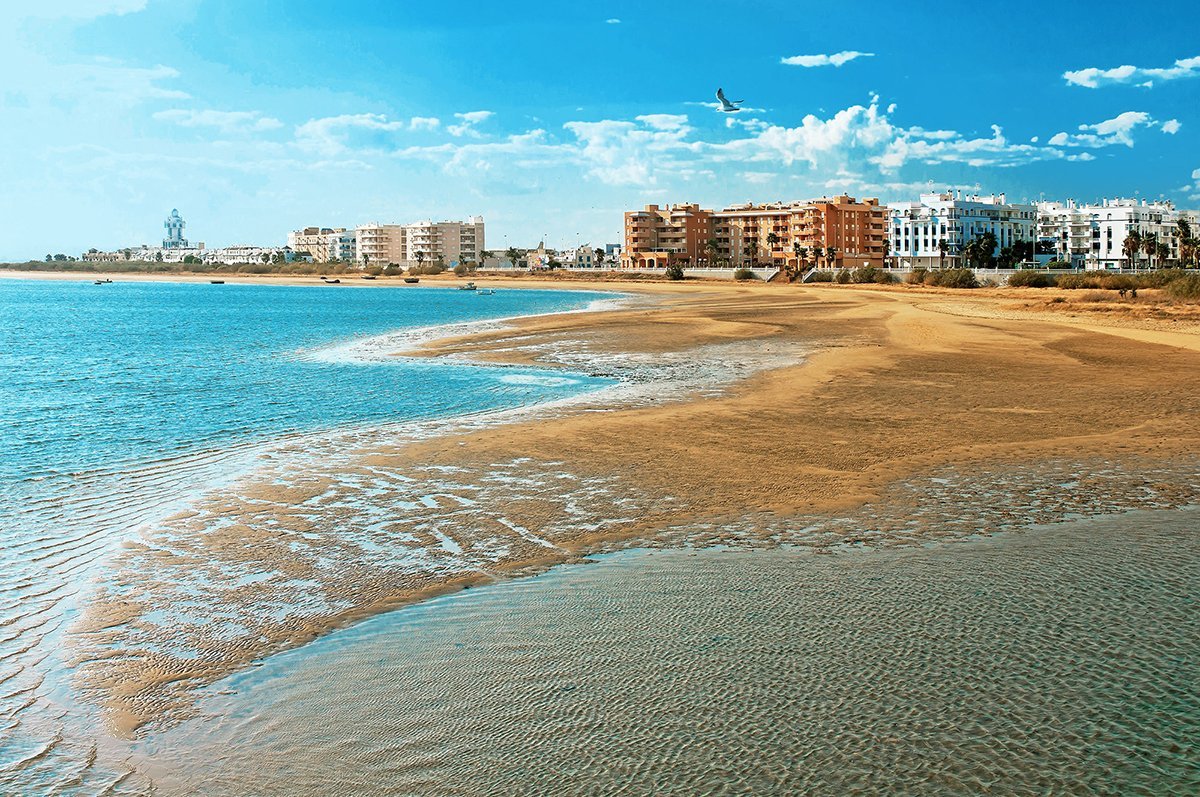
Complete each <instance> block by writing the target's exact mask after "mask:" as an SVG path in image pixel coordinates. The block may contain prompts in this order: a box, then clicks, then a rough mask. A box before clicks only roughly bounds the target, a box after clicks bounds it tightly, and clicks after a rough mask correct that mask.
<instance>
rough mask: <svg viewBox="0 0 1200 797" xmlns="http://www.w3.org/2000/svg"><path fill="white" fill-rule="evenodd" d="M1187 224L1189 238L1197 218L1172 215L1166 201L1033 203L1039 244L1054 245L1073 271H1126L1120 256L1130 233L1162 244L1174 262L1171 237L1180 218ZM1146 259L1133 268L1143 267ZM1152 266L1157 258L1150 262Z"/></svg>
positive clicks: (1174, 212) (1125, 260)
mask: <svg viewBox="0 0 1200 797" xmlns="http://www.w3.org/2000/svg"><path fill="white" fill-rule="evenodd" d="M1181 217H1182V218H1187V219H1188V220H1189V222H1191V223H1192V229H1193V233H1194V232H1195V230H1196V220H1197V218H1200V214H1197V213H1195V212H1189V211H1180V210H1176V209H1175V206H1174V205H1172V204H1171V203H1170V202H1168V201H1165V200H1164V201H1158V202H1147V201H1146V200H1144V199H1143V200H1140V201H1139V200H1136V199H1104V200H1102V201H1101V202H1100V203H1099V204H1091V205H1087V204H1084V205H1079V204H1076V202H1075V201H1074V200H1071V199H1069V200H1067V201H1066V202H1065V203H1064V202H1040V203H1038V238H1039V240H1043V241H1047V242H1050V243H1052V244H1053V246H1054V251H1055V254H1056V257H1057V258H1058V259H1059V260H1070V261H1071V265H1072V266H1074V267H1076V268H1087V269H1119V268H1130V267H1132V266H1134V265H1135V264H1134V263H1130V262H1129V259H1128V258H1127V257H1126V256H1125V252H1124V245H1125V238H1126V236H1128V235H1129V233H1130V231H1132V230H1137V232H1138V234H1139V235H1142V236H1147V235H1154V236H1156V237H1157V239H1158V242H1159V243H1161V244H1165V245H1166V247H1167V249H1168V252H1169V254H1168V255H1167V257H1166V259H1167V260H1168V261H1177V260H1178V259H1179V240H1178V239H1177V237H1176V235H1175V230H1176V223H1177V222H1178V221H1179V219H1180V218H1181ZM1148 260H1149V259H1148V258H1147V257H1146V255H1145V253H1142V254H1140V255H1139V256H1138V264H1142V265H1146V264H1148ZM1155 261H1156V264H1157V258H1155Z"/></svg>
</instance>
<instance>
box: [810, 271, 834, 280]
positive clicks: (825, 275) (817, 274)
mask: <svg viewBox="0 0 1200 797" xmlns="http://www.w3.org/2000/svg"><path fill="white" fill-rule="evenodd" d="M808 281H809V282H833V272H832V271H814V272H813V273H812V276H811V277H809V278H808Z"/></svg>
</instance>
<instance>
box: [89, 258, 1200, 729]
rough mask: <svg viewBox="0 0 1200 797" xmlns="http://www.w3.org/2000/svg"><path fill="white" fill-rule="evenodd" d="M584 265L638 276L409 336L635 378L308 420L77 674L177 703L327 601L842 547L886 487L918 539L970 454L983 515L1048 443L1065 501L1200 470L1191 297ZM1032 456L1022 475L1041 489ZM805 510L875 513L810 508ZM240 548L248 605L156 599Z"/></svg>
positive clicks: (892, 540)
mask: <svg viewBox="0 0 1200 797" xmlns="http://www.w3.org/2000/svg"><path fill="white" fill-rule="evenodd" d="M477 281H478V282H479V284H481V285H484V284H491V283H490V282H489V281H487V280H484V279H479V280H477ZM431 282H432V281H431ZM385 284H386V283H385ZM498 284H502V285H503V284H510V285H511V284H520V285H521V286H522V287H526V286H530V287H533V286H535V285H538V284H541V285H548V286H553V287H561V285H560V284H557V283H555V282H550V281H536V280H528V281H521V282H512V281H500V282H499V283H498ZM578 285H579V287H588V288H607V289H619V290H621V291H623V292H626V293H630V294H632V295H633V296H634V299H633V300H632V301H631V302H630V303H629V305H628V306H626V307H623V308H621V309H616V310H607V311H603V312H589V313H566V314H558V315H549V316H539V317H530V318H525V319H518V320H515V321H511V322H506V323H505V324H504V326H503V327H502V328H499V329H491V330H489V331H486V332H482V333H477V334H472V335H467V336H460V337H455V338H443V339H439V340H436V341H433V342H431V343H428V344H425V345H423V346H421V347H420V349H419V350H418V351H416V352H407V353H408V354H418V355H420V356H423V357H430V358H461V357H466V358H470V359H477V360H486V361H491V362H509V363H520V364H522V365H529V364H537V365H540V366H544V367H545V368H546V369H547V372H548V373H550V374H552V373H554V369H560V368H562V369H571V370H573V371H576V372H578V371H583V372H589V371H590V372H595V373H598V374H604V375H615V376H618V377H619V378H621V379H622V380H623V381H625V382H628V383H630V384H631V385H632V386H633V389H631V390H627V391H626V392H621V391H617V392H615V393H613V394H612V395H610V396H602V397H600V398H594V399H588V400H585V401H581V402H575V403H572V404H569V405H566V406H560V407H552V408H545V409H544V410H542V411H538V412H534V413H523V414H515V415H512V416H511V417H502V418H493V419H487V420H485V421H480V422H475V421H467V422H456V423H452V424H449V425H447V426H444V427H439V428H436V429H433V430H432V431H428V432H426V433H422V434H412V435H410V434H407V433H405V434H400V433H396V432H394V431H391V430H387V429H381V430H380V431H379V432H378V433H376V434H374V435H372V436H369V437H363V436H361V435H360V436H358V437H356V438H354V440H353V443H352V444H351V443H348V442H346V441H339V440H334V439H331V440H330V441H328V442H327V444H326V445H327V446H328V451H327V454H328V455H327V456H326V455H325V454H323V453H322V451H323V449H320V448H319V447H318V446H315V444H313V443H311V442H309V443H305V444H304V447H305V449H304V451H303V454H304V455H305V456H307V457H309V458H308V459H306V460H304V461H305V462H306V463H307V464H306V465H305V466H304V467H299V466H297V465H295V464H294V463H295V461H296V460H289V459H288V452H287V451H284V452H282V453H280V454H279V455H278V456H277V459H276V461H274V462H273V464H272V465H271V466H270V467H267V468H265V469H264V470H263V472H262V473H261V474H258V475H256V476H255V477H254V478H252V479H249V480H246V481H245V482H244V483H242V484H239V485H238V486H237V488H236V489H235V490H231V491H229V492H224V493H222V494H220V495H214V496H209V497H208V498H206V499H205V500H204V501H203V502H202V503H201V504H200V505H198V506H197V507H195V508H194V509H193V510H191V511H189V512H187V513H184V514H182V515H178V516H175V517H173V518H170V519H169V520H168V521H167V522H165V523H164V524H163V525H162V527H161V528H157V529H155V530H152V531H151V532H150V533H148V534H147V535H146V539H145V541H144V542H139V543H131V544H129V545H127V550H126V552H125V553H124V554H122V555H121V557H119V560H118V562H117V568H116V572H115V575H114V577H113V579H112V581H111V582H110V583H108V584H106V585H104V586H102V587H101V589H100V594H99V596H98V597H97V599H96V600H94V601H93V602H92V604H91V605H90V607H89V608H88V610H87V611H86V613H85V614H84V616H83V617H82V618H81V620H80V622H79V623H78V625H77V628H76V629H75V630H76V632H77V633H78V635H79V638H80V639H81V640H82V644H81V648H80V650H79V651H78V660H79V661H84V662H87V664H86V666H85V667H84V668H83V669H82V673H83V677H82V681H83V685H84V687H85V688H86V689H87V690H88V691H89V692H90V693H92V694H94V695H95V696H96V697H97V699H99V700H100V701H101V702H102V703H103V704H104V705H105V706H106V707H107V709H108V712H109V716H110V717H111V718H112V720H113V723H114V726H115V727H117V728H118V730H121V731H122V732H124V733H133V732H135V730H136V729H137V728H138V727H139V726H141V725H142V724H144V723H146V722H151V721H155V720H157V719H162V718H164V717H172V716H174V717H180V716H186V714H187V713H188V711H189V710H190V708H189V707H190V706H191V704H192V693H193V690H194V689H195V688H196V687H198V686H203V685H205V684H207V683H211V682H213V681H214V680H216V679H218V678H220V677H222V676H223V675H226V674H228V673H230V672H234V671H237V670H238V669H241V668H243V667H245V666H246V665H247V664H249V663H250V662H252V661H255V660H257V659H260V658H262V657H264V656H267V655H270V654H271V653H273V652H277V651H279V650H283V649H287V648H293V647H296V646H298V645H302V644H304V643H305V642H307V641H309V640H312V639H315V638H317V637H319V636H321V635H323V634H325V633H327V632H328V631H329V630H331V629H334V628H338V627H341V626H345V625H346V624H349V623H353V622H355V621H357V620H360V619H362V618H365V617H368V616H371V615H374V614H378V613H379V612H382V611H387V610H390V609H394V608H396V607H399V606H402V605H405V604H407V603H412V602H414V601H418V600H421V599H424V598H426V597H428V596H431V595H437V594H443V593H445V592H447V591H453V590H458V589H462V588H469V587H470V586H472V585H477V584H481V583H485V582H487V581H490V580H493V579H496V578H503V577H511V576H519V575H523V574H531V573H538V572H542V571H544V570H545V569H547V568H549V567H552V566H554V565H557V564H560V563H564V562H571V561H579V560H580V558H581V557H584V556H586V555H587V554H589V553H593V552H597V551H603V550H612V549H615V548H619V547H622V546H629V545H651V546H655V545H676V544H682V543H700V544H710V543H729V542H739V543H749V544H756V541H757V542H761V543H763V544H772V545H774V544H780V543H793V544H800V545H809V546H811V547H813V548H814V549H816V550H827V549H829V548H830V547H831V546H836V545H838V544H839V543H840V542H842V541H844V540H845V539H851V540H855V534H856V533H857V532H856V531H855V523H858V524H859V525H861V524H862V523H865V522H867V521H865V520H863V518H865V517H867V516H868V515H869V514H870V511H871V510H872V508H875V509H877V511H876V515H875V517H876V520H872V521H871V522H872V523H877V528H879V529H883V530H884V531H883V532H881V533H880V534H879V535H878V537H877V538H876V539H875V540H874V541H873V542H874V543H878V544H913V543H914V542H919V541H920V539H923V538H926V537H932V536H936V535H939V534H944V533H948V532H944V531H939V530H937V529H938V527H937V524H936V523H933V522H932V521H931V522H930V523H927V524H925V525H924V526H922V529H924V530H922V531H920V532H919V533H917V534H910V533H908V532H904V533H901V531H900V530H898V528H899V527H898V526H897V527H896V528H895V529H892V531H888V530H887V529H888V528H889V526H888V525H887V524H888V523H889V522H892V521H894V520H895V519H897V518H900V519H904V518H906V517H916V516H918V515H920V514H921V513H922V512H923V511H924V508H925V503H926V501H927V500H930V501H932V499H931V498H929V495H922V494H921V493H920V492H919V491H917V492H912V491H910V492H909V493H907V494H905V495H902V496H900V497H897V495H896V494H895V490H894V488H895V486H896V485H898V484H905V483H911V480H912V479H916V478H923V477H924V476H928V475H929V474H935V473H940V474H943V475H944V474H951V475H955V478H959V479H961V482H962V484H961V485H960V486H959V487H958V488H956V489H958V490H959V495H958V498H959V499H961V500H960V502H959V503H961V501H968V502H970V501H974V502H975V503H977V504H978V509H979V511H978V512H977V513H976V515H977V516H976V515H972V517H973V518H975V520H973V521H971V523H974V525H971V523H968V524H967V526H969V528H966V529H965V531H962V532H961V533H971V534H973V533H983V534H988V533H992V532H993V531H996V530H999V529H1000V528H1001V526H1003V525H1004V523H1006V522H1007V520H1005V519H1006V518H1008V519H1011V518H1012V517H1018V516H1021V515H1022V513H1025V514H1029V513H1030V512H1032V510H1029V511H1028V512H1027V511H1026V510H1027V504H1026V503H1022V501H1023V500H1025V499H1024V498H1022V497H1021V496H1017V495H1015V494H1014V495H1011V496H999V497H997V495H995V494H994V491H993V493H989V492H988V491H989V489H991V488H995V487H996V484H989V483H988V479H989V478H991V477H982V476H981V477H980V478H974V479H973V478H972V474H984V473H986V472H990V471H989V469H994V468H996V467H1009V468H1032V469H1034V470H1036V468H1038V467H1039V466H1041V465H1043V464H1045V463H1054V467H1055V468H1057V469H1058V473H1057V475H1056V476H1055V477H1054V479H1053V480H1052V483H1054V484H1065V483H1068V481H1069V482H1070V484H1071V485H1072V486H1071V487H1070V488H1069V489H1058V488H1055V490H1056V491H1057V492H1055V494H1054V495H1053V496H1052V497H1051V500H1050V502H1049V503H1050V504H1052V505H1053V506H1054V507H1055V508H1054V512H1057V513H1058V514H1059V515H1062V514H1064V513H1067V512H1072V513H1075V514H1077V515H1089V514H1103V513H1105V512H1110V511H1120V510H1121V509H1125V508H1139V507H1148V506H1152V507H1162V506H1176V505H1184V504H1187V503H1189V502H1195V500H1196V498H1197V496H1196V495H1195V487H1194V481H1195V480H1194V478H1191V476H1190V475H1189V474H1191V475H1194V473H1195V460H1194V452H1195V451H1196V449H1197V443H1198V442H1200V334H1198V333H1197V330H1196V329H1194V328H1192V327H1189V326H1188V325H1187V324H1186V323H1184V324H1182V325H1181V324H1178V323H1176V324H1174V325H1173V326H1171V327H1167V328H1163V326H1162V325H1161V324H1158V325H1155V324H1153V323H1146V322H1144V321H1141V320H1139V319H1137V318H1136V317H1133V316H1128V317H1120V318H1117V317H1116V316H1114V315H1112V314H1109V315H1108V316H1106V317H1104V318H1101V319H1098V318H1096V317H1094V316H1092V315H1088V314H1081V315H1079V316H1078V317H1072V316H1070V315H1068V314H1066V313H1059V314H1055V313H1054V312H1053V311H1046V310H1045V309H1044V307H1041V306H1040V305H1039V306H1038V307H1034V308H1025V309H1023V308H1022V306H1021V302H1022V301H1028V300H1027V299H1024V298H1023V297H1024V296H1028V294H1021V293H1020V292H1019V291H1018V292H988V291H980V292H976V293H964V292H948V291H931V290H925V289H908V288H907V287H906V286H894V287H889V288H882V289H881V288H868V287H861V288H860V287H848V286H772V285H761V284H758V285H742V284H734V283H727V284H722V283H715V282H704V283H691V282H689V283H682V284H680V283H657V284H650V285H639V284H622V283H603V282H601V283H595V284H589V283H578ZM401 353H404V352H397V354H401ZM292 453H293V454H296V455H297V456H299V453H298V452H292ZM289 461H291V462H292V464H288V463H289ZM1093 469H1094V470H1095V471H1096V472H1097V473H1098V472H1099V471H1100V470H1104V471H1105V473H1107V474H1108V475H1107V476H1106V477H1105V478H1099V477H1098V476H1097V477H1096V478H1091V476H1092V475H1093V474H1092V473H1090V471H1091V470H1093ZM1034 470H1030V471H1028V472H1029V473H1032V472H1034ZM1151 471H1154V473H1151ZM1114 473H1116V474H1117V476H1113V475H1112V474H1114ZM935 481H936V482H937V483H938V484H943V485H944V484H946V483H947V481H946V479H944V478H943V479H937V480H935ZM1017 483H1018V484H1019V485H1021V486H1019V487H1017V488H1014V489H1015V490H1016V491H1018V492H1021V493H1022V494H1024V493H1029V492H1031V491H1034V490H1042V489H1045V485H1044V484H1034V483H1033V482H1029V480H1028V479H1026V481H1024V482H1022V481H1020V480H1019V479H1018V480H1017ZM932 487H933V485H931V488H932ZM930 494H931V493H930ZM422 496H423V498H422ZM989 496H990V497H989ZM943 498H945V497H944V496H943ZM939 500H940V499H939ZM943 503H945V504H946V505H947V506H948V505H949V502H947V501H943ZM397 504H399V505H403V506H406V507H409V508H408V509H406V510H405V511H404V512H402V513H400V514H399V515H398V516H396V515H391V516H389V518H388V520H387V523H388V524H390V525H387V526H386V528H385V526H384V525H383V524H381V523H380V522H378V521H374V522H373V523H368V522H367V520H369V519H370V518H371V517H373V514H372V513H375V514H378V513H379V512H383V511H385V510H386V509H387V507H389V506H394V505H397ZM1022 507H1026V509H1023V508H1022ZM985 510H987V511H985ZM955 511H958V510H955ZM1051 514H1053V512H1052V513H1051ZM1029 516H1030V517H1032V514H1029ZM814 518H818V519H823V520H820V521H819V522H825V521H829V520H837V519H843V520H844V519H846V518H858V520H856V521H854V522H853V523H849V524H848V525H847V524H843V525H842V526H839V527H836V528H835V527H833V526H830V527H827V528H825V529H824V530H823V531H821V532H820V533H817V532H813V531H812V529H813V528H815V526H814V525H813V524H814V522H815V521H814V520H813V519H814ZM887 518H891V519H892V520H891V521H889V520H887ZM961 519H962V518H961V517H944V518H943V520H944V521H945V522H946V523H950V524H953V523H957V522H959V521H961ZM895 525H896V524H895V523H893V526H895ZM959 525H962V524H961V523H959ZM955 533H960V532H957V531H956V532H955ZM299 537H303V538H304V539H305V540H311V541H309V542H297V540H298V538H299ZM368 545H369V546H370V548H369V549H370V550H373V551H375V554H372V555H369V556H368V555H364V546H368ZM231 573H244V574H249V575H247V576H246V577H245V578H244V583H241V582H239V583H237V584H233V585H226V587H225V588H223V589H222V591H220V592H219V593H217V594H213V595H212V596H211V598H209V599H211V600H212V601H214V602H215V603H214V605H213V607H211V611H212V612H214V613H218V614H220V616H223V617H231V618H233V619H234V620H236V621H237V622H238V623H239V624H240V625H239V627H242V628H244V629H245V631H244V633H237V634H233V635H230V634H228V633H225V634H221V633H218V632H216V631H214V630H213V628H212V626H211V624H209V623H198V624H195V625H188V624H186V623H180V622H179V621H178V618H167V619H164V618H163V617H162V614H163V613H162V611H161V610H162V608H163V607H166V606H171V605H175V604H176V603H177V602H179V601H184V600H186V601H187V602H188V603H189V604H191V605H193V606H194V605H195V604H196V602H197V600H203V599H198V598H197V597H196V596H197V595H203V594H204V593H205V591H206V589H207V588H206V587H205V585H206V584H213V583H220V582H221V581H222V580H224V581H228V580H229V578H230V574H231ZM268 573H269V574H271V576H270V577H269V578H268V577H261V578H260V577H258V575H256V574H259V575H261V574H268ZM313 585H318V587H316V588H314V586H313ZM296 606H302V607H304V610H303V611H292V610H289V611H283V610H282V609H280V608H279V607H296ZM196 614H198V615H199V616H201V617H204V616H205V615H206V611H197V612H196ZM115 651H138V653H137V654H136V655H127V654H126V653H122V654H121V655H116V654H115V653H114V652H115Z"/></svg>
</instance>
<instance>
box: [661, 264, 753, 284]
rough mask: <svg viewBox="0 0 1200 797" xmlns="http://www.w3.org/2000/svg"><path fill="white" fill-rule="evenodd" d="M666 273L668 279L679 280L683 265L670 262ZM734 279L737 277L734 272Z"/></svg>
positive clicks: (681, 276) (681, 277) (681, 275)
mask: <svg viewBox="0 0 1200 797" xmlns="http://www.w3.org/2000/svg"><path fill="white" fill-rule="evenodd" d="M666 274H667V279H669V280H681V279H683V266H681V265H679V264H678V263H671V264H670V265H668V266H667V271H666ZM734 279H738V277H737V275H736V274H735V275H734Z"/></svg>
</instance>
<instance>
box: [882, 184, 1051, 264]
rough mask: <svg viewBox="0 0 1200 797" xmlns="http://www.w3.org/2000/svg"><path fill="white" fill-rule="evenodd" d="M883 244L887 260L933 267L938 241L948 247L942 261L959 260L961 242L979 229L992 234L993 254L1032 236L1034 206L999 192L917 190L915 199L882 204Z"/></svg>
mask: <svg viewBox="0 0 1200 797" xmlns="http://www.w3.org/2000/svg"><path fill="white" fill-rule="evenodd" d="M888 216H889V219H888V236H889V239H890V241H889V248H890V250H891V255H892V258H893V261H894V262H895V263H896V265H898V266H903V267H910V268H911V267H917V266H920V267H923V268H937V267H938V266H939V264H942V258H941V253H940V250H939V248H938V241H940V240H942V239H945V241H946V243H947V245H948V251H947V253H946V255H945V260H944V265H945V267H946V268H952V267H955V266H958V265H961V263H960V260H961V259H962V258H961V255H960V252H961V251H962V247H963V246H964V245H965V244H966V243H967V242H968V241H972V240H974V239H976V238H978V237H979V236H981V235H983V234H984V233H988V232H990V233H992V235H994V236H996V250H995V252H993V253H992V254H993V256H996V255H998V254H999V252H1000V250H1001V249H1003V248H1004V247H1006V246H1011V245H1013V244H1014V243H1016V242H1018V241H1032V240H1034V235H1035V234H1036V228H1037V208H1036V207H1035V206H1034V205H1025V204H1018V203H1010V202H1008V201H1007V199H1006V197H1005V195H1004V194H1000V195H999V196H996V195H990V196H974V195H967V196H964V195H963V193H962V192H961V191H958V192H952V191H946V192H943V193H935V194H921V198H920V200H919V201H917V202H892V203H890V204H889V205H888Z"/></svg>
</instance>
